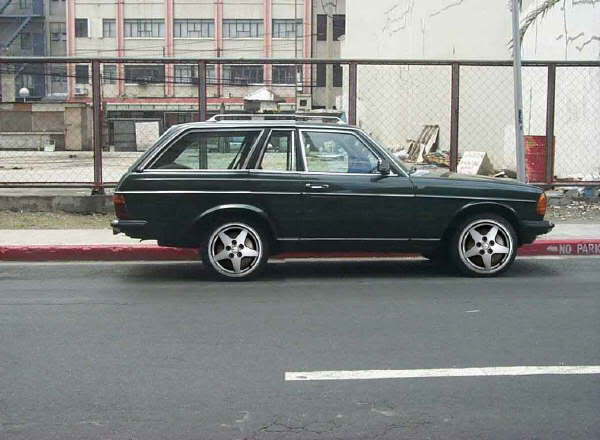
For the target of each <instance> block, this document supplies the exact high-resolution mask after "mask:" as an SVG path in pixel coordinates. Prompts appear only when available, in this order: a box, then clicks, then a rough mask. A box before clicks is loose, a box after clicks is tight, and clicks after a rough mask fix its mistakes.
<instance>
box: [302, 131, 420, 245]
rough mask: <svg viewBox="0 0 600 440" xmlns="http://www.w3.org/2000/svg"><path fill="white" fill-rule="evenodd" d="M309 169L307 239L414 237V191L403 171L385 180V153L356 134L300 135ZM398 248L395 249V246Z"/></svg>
mask: <svg viewBox="0 0 600 440" xmlns="http://www.w3.org/2000/svg"><path fill="white" fill-rule="evenodd" d="M299 137H300V144H301V148H302V158H303V161H304V166H305V169H306V172H305V174H304V175H305V180H304V210H303V214H302V238H303V239H305V240H333V241H335V240H352V239H355V240H359V241H364V242H375V241H385V240H387V239H390V240H392V242H393V244H394V245H397V244H399V243H401V242H407V241H408V240H409V239H410V238H411V237H412V235H413V231H414V225H413V215H412V212H413V209H412V208H413V204H414V191H413V185H412V183H411V181H410V179H409V178H408V176H406V175H405V174H404V173H402V172H401V170H396V172H394V171H392V173H390V174H389V175H382V174H380V173H379V171H378V170H377V163H378V161H379V160H385V157H383V155H382V153H381V152H379V151H377V150H376V149H375V148H373V147H372V146H371V145H368V144H367V142H365V140H364V139H362V138H361V137H360V136H359V135H358V134H357V133H355V132H353V131H350V130H335V129H319V128H314V129H312V128H310V129H308V128H306V129H301V130H299ZM390 244H392V243H390Z"/></svg>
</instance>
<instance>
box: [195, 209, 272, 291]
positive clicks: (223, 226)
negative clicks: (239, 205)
mask: <svg viewBox="0 0 600 440" xmlns="http://www.w3.org/2000/svg"><path fill="white" fill-rule="evenodd" d="M242 231H245V233H246V235H245V236H243V237H242V235H240V234H241V233H242ZM239 237H242V240H243V242H241V241H240V238H239ZM269 239H270V236H269V234H268V233H267V231H266V230H265V228H264V227H263V226H262V225H261V224H259V223H258V222H255V221H252V220H249V219H245V218H243V217H238V218H236V217H227V218H225V217H224V218H221V219H218V220H215V221H213V222H212V223H211V224H210V226H209V227H208V228H206V233H205V234H204V237H203V240H202V247H201V256H202V263H203V264H204V267H205V268H206V270H207V271H208V272H209V273H210V274H211V276H213V277H214V278H217V279H220V280H227V281H245V280H249V279H253V278H256V277H257V276H259V275H260V274H261V273H262V272H263V271H264V269H265V267H266V265H267V261H268V259H269V253H270V243H269ZM254 253H256V254H257V255H254Z"/></svg>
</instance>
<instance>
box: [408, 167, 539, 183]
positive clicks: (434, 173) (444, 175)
mask: <svg viewBox="0 0 600 440" xmlns="http://www.w3.org/2000/svg"><path fill="white" fill-rule="evenodd" d="M411 177H426V178H439V179H449V180H462V181H468V182H493V183H499V184H505V185H514V186H522V187H526V188H531V185H527V184H525V183H521V182H519V181H517V180H515V179H509V178H501V177H489V176H480V175H475V176H473V175H470V174H459V173H453V172H451V171H448V170H447V169H446V168H439V167H436V168H421V169H418V170H417V171H415V172H413V173H412V174H411Z"/></svg>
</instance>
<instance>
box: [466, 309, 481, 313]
mask: <svg viewBox="0 0 600 440" xmlns="http://www.w3.org/2000/svg"><path fill="white" fill-rule="evenodd" d="M465 313H479V309H475V310H465Z"/></svg>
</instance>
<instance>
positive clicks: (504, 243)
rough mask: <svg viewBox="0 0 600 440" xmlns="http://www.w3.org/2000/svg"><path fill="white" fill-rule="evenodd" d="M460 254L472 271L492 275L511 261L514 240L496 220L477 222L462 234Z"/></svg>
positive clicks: (459, 242)
mask: <svg viewBox="0 0 600 440" xmlns="http://www.w3.org/2000/svg"><path fill="white" fill-rule="evenodd" d="M458 246H459V249H458V252H459V255H460V258H461V260H462V261H463V263H464V264H465V265H466V266H468V267H469V268H470V269H471V270H473V271H475V272H477V273H482V274H491V273H494V272H498V271H499V270H501V269H502V268H503V267H504V266H506V264H508V263H509V262H510V261H511V256H512V253H513V247H514V243H513V239H512V236H511V234H510V232H509V231H508V230H507V229H506V227H505V226H504V225H502V224H501V223H498V222H496V221H494V220H476V221H474V222H473V223H471V224H469V225H468V226H467V227H466V228H465V229H464V230H463V232H462V234H461V236H460V239H459V241H458Z"/></svg>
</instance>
